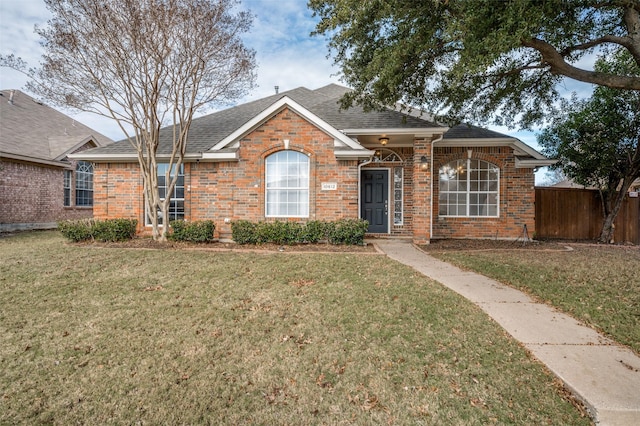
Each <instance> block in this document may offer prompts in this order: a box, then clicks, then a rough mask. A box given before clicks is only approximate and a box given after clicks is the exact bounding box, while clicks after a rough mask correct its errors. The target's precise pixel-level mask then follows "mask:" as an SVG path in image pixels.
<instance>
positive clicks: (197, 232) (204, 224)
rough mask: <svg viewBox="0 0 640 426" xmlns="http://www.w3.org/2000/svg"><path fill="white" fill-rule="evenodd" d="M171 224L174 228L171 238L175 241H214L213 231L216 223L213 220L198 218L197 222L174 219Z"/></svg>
mask: <svg viewBox="0 0 640 426" xmlns="http://www.w3.org/2000/svg"><path fill="white" fill-rule="evenodd" d="M169 224H170V225H171V228H172V229H173V232H172V233H171V234H170V235H169V239H171V240H173V241H189V242H192V243H208V242H211V241H213V232H214V231H215V229H216V225H215V224H214V223H213V221H211V220H198V221H195V222H185V221H183V220H174V221H171V222H170V223H169Z"/></svg>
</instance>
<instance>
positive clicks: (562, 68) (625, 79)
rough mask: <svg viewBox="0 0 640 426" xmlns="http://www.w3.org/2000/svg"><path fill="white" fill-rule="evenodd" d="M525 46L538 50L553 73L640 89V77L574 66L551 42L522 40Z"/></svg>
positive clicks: (613, 85) (607, 84)
mask: <svg viewBox="0 0 640 426" xmlns="http://www.w3.org/2000/svg"><path fill="white" fill-rule="evenodd" d="M522 45H523V46H524V47H529V48H532V49H535V50H537V51H538V52H539V53H540V55H542V62H543V63H544V64H546V65H547V66H549V68H550V72H551V73H553V74H559V75H564V76H567V77H569V78H572V79H574V80H579V81H583V82H585V83H592V84H598V85H603V86H608V87H612V88H616V89H628V90H640V78H638V77H630V76H624V75H615V74H608V73H602V72H597V71H587V70H583V69H581V68H577V67H574V66H573V65H571V64H569V63H568V62H566V61H565V59H564V57H563V56H562V55H561V54H560V52H558V51H557V50H556V49H555V48H554V47H553V46H552V45H551V44H549V43H547V42H546V41H544V40H540V39H538V38H531V39H527V40H522Z"/></svg>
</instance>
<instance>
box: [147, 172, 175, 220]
mask: <svg viewBox="0 0 640 426" xmlns="http://www.w3.org/2000/svg"><path fill="white" fill-rule="evenodd" d="M157 173H158V195H159V196H160V199H161V200H162V201H164V200H165V198H166V196H167V187H168V186H169V183H170V182H171V179H172V178H173V177H174V176H175V174H176V165H175V164H173V165H172V167H171V173H169V164H167V163H160V164H158V171H157ZM147 208H148V207H147V205H146V203H145V210H146V209H147ZM168 214H169V222H171V221H172V220H184V164H181V165H180V169H179V170H178V180H177V181H176V185H175V187H174V188H173V193H172V194H171V201H170V203H169V212H168ZM144 216H145V225H147V226H151V218H150V217H149V214H148V213H147V214H145V215H144ZM162 224H164V218H163V217H162V212H161V211H160V209H158V225H162Z"/></svg>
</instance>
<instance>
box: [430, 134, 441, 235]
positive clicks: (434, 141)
mask: <svg viewBox="0 0 640 426" xmlns="http://www.w3.org/2000/svg"><path fill="white" fill-rule="evenodd" d="M443 138H444V133H443V134H441V135H440V137H439V138H438V139H434V140H432V141H431V179H430V182H429V185H430V186H431V187H430V188H429V191H430V192H431V197H430V198H429V200H430V204H431V205H430V206H429V212H430V213H429V241H431V240H432V239H433V147H434V145H435V144H436V142H442V139H443Z"/></svg>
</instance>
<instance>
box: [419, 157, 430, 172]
mask: <svg viewBox="0 0 640 426" xmlns="http://www.w3.org/2000/svg"><path fill="white" fill-rule="evenodd" d="M427 167H429V159H428V158H427V156H426V155H423V156H422V157H420V168H421V169H422V170H427Z"/></svg>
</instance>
